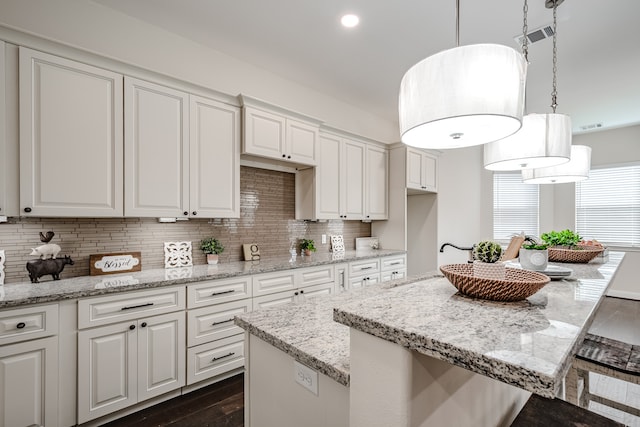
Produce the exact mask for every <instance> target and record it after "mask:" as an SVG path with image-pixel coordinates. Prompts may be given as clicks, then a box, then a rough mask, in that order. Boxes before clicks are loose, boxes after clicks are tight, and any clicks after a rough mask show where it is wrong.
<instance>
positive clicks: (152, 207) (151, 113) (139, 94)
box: [124, 77, 189, 217]
mask: <svg viewBox="0 0 640 427" xmlns="http://www.w3.org/2000/svg"><path fill="white" fill-rule="evenodd" d="M188 108H189V104H188V95H187V94H186V93H183V92H180V91H176V90H173V89H170V88H167V87H164V86H160V85H157V84H153V83H149V82H145V81H142V80H137V79H133V78H130V77H126V78H125V210H124V213H125V216H136V217H178V216H185V215H189V173H188V171H189V128H188V126H189V121H188V117H189V110H188Z"/></svg>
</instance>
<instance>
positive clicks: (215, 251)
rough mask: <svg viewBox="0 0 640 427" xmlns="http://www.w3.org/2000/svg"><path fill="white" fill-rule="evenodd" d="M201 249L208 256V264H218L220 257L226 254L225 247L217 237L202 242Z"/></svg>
mask: <svg viewBox="0 0 640 427" xmlns="http://www.w3.org/2000/svg"><path fill="white" fill-rule="evenodd" d="M200 249H201V250H202V252H204V253H205V254H206V255H207V264H217V263H218V255H219V254H221V253H222V252H224V246H223V245H222V243H220V241H219V240H218V239H216V238H215V237H209V238H207V239H203V240H201V241H200Z"/></svg>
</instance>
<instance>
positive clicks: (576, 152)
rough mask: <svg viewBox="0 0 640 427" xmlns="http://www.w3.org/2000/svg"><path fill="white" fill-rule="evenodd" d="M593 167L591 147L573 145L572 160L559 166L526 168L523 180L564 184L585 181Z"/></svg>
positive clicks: (523, 172) (532, 182)
mask: <svg viewBox="0 0 640 427" xmlns="http://www.w3.org/2000/svg"><path fill="white" fill-rule="evenodd" d="M590 167H591V147H588V146H586V145H572V146H571V160H570V161H569V162H568V163H564V164H562V165H559V166H551V167H548V168H538V169H524V170H523V171H522V180H523V181H524V182H525V183H527V184H562V183H566V182H577V181H583V180H585V179H587V178H589V169H590Z"/></svg>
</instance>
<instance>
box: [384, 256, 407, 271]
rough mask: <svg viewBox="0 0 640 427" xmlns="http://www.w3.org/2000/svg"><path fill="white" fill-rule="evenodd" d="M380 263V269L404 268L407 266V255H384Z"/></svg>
mask: <svg viewBox="0 0 640 427" xmlns="http://www.w3.org/2000/svg"><path fill="white" fill-rule="evenodd" d="M381 264H382V266H381V269H382V271H389V270H398V269H404V268H406V267H407V256H406V255H398V256H389V257H384V258H382V260H381Z"/></svg>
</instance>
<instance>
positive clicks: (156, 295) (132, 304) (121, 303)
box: [78, 286, 186, 329]
mask: <svg viewBox="0 0 640 427" xmlns="http://www.w3.org/2000/svg"><path fill="white" fill-rule="evenodd" d="M185 299H186V298H185V288H184V287H183V286H180V287H172V288H163V289H154V290H151V291H143V292H126V293H123V294H118V295H112V296H105V297H97V298H87V299H81V300H79V301H78V328H79V329H84V328H91V327H94V326H99V325H106V324H109V323H115V322H122V321H125V320H133V319H138V318H140V317H141V316H155V315H157V314H164V313H171V312H174V311H178V310H184V309H185Z"/></svg>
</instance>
